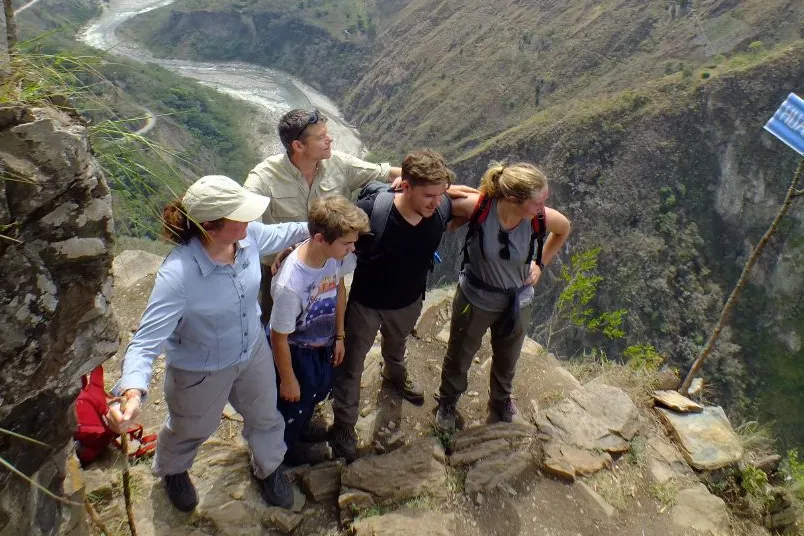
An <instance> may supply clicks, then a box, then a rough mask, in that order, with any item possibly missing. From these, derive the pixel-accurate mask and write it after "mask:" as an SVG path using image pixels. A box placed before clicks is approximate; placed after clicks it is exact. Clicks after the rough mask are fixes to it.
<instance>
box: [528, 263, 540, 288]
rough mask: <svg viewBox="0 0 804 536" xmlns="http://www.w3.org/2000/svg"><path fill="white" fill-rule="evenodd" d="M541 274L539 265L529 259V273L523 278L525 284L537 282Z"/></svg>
mask: <svg viewBox="0 0 804 536" xmlns="http://www.w3.org/2000/svg"><path fill="white" fill-rule="evenodd" d="M541 276H542V269H541V268H539V265H538V264H536V261H530V275H529V276H528V278H527V279H526V280H525V284H526V285H535V284H536V283H538V282H539V278H540V277H541Z"/></svg>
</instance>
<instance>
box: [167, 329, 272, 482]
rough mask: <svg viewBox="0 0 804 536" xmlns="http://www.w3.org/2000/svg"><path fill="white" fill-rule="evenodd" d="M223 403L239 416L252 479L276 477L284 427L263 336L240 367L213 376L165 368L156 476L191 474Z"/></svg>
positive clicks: (266, 343)
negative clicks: (164, 414)
mask: <svg viewBox="0 0 804 536" xmlns="http://www.w3.org/2000/svg"><path fill="white" fill-rule="evenodd" d="M227 400H228V401H229V402H230V403H231V404H232V406H233V407H234V408H235V410H237V412H238V413H240V414H241V415H242V416H243V425H244V426H243V437H244V438H245V439H246V441H247V442H248V446H249V449H250V450H251V465H252V468H253V470H254V474H255V476H256V477H257V478H260V479H262V478H265V477H267V476H268V475H270V474H271V473H273V472H274V470H275V469H276V468H277V467H278V466H279V464H280V463H281V462H282V459H283V458H284V457H285V441H284V439H283V436H284V432H285V421H284V419H283V418H282V415H281V414H280V413H279V411H278V410H277V409H276V372H275V370H274V360H273V356H272V355H271V351H270V348H269V346H268V341H267V340H266V338H265V336H262V337H260V338H259V340H258V342H257V344H256V346H255V347H254V351H253V352H252V354H251V357H250V358H249V360H248V361H246V362H244V363H239V364H237V365H234V366H232V367H229V368H226V369H223V370H219V371H217V372H211V373H209V372H190V371H186V370H180V369H177V368H173V367H168V368H167V371H166V373H165V402H167V406H168V418H167V421H166V422H165V424H164V425H163V426H162V429H161V430H160V431H159V439H158V440H157V443H156V455H155V456H154V461H153V468H152V469H153V473H154V474H155V475H156V476H165V475H175V474H177V473H182V472H184V471H187V470H188V469H190V466H191V465H192V464H193V460H194V459H195V456H196V454H197V453H198V448H199V447H200V446H201V444H202V443H203V442H204V441H206V440H207V439H208V438H209V436H211V435H212V434H213V433H214V432H215V430H216V429H217V428H218V425H219V424H220V422H221V415H222V413H223V408H224V406H225V405H226V401H227Z"/></svg>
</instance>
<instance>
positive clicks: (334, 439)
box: [329, 425, 357, 463]
mask: <svg viewBox="0 0 804 536" xmlns="http://www.w3.org/2000/svg"><path fill="white" fill-rule="evenodd" d="M329 446H330V447H331V448H332V456H333V457H334V458H346V463H352V462H353V461H355V460H356V459H357V434H356V433H355V429H354V427H353V426H339V425H335V426H333V427H332V428H331V429H330V436H329Z"/></svg>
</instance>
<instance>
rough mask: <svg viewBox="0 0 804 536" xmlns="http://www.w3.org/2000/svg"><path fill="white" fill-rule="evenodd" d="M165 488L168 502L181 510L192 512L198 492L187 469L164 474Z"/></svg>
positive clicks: (196, 502) (196, 503) (196, 501)
mask: <svg viewBox="0 0 804 536" xmlns="http://www.w3.org/2000/svg"><path fill="white" fill-rule="evenodd" d="M164 481H165V488H167V495H168V499H170V502H172V503H173V506H175V507H176V508H177V509H179V510H181V511H182V512H192V511H193V510H195V507H196V506H198V494H197V493H196V492H195V486H193V481H192V480H190V475H188V474H187V471H184V472H183V473H179V474H176V475H165V478H164Z"/></svg>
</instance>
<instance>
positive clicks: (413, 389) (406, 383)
mask: <svg viewBox="0 0 804 536" xmlns="http://www.w3.org/2000/svg"><path fill="white" fill-rule="evenodd" d="M382 377H383V379H385V381H386V382H388V384H389V385H392V386H393V387H394V388H395V389H396V390H397V391H398V392H399V394H400V395H402V398H404V399H405V400H407V401H408V402H410V403H411V404H413V405H414V406H423V405H424V389H422V388H421V387H419V385H417V384H416V382H414V381H413V380H412V379H411V377H410V375H409V374H408V373H407V372H405V375H404V376H403V377H402V378H400V379H398V380H397V379H392V378H390V377H389V376H387V375H386V374H385V372H383V374H382Z"/></svg>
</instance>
